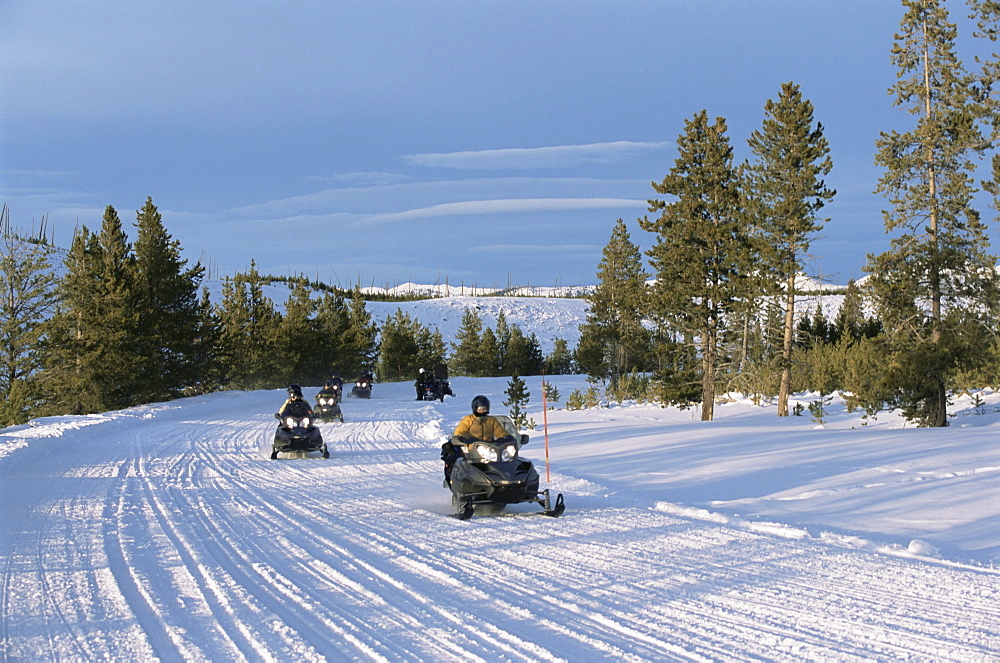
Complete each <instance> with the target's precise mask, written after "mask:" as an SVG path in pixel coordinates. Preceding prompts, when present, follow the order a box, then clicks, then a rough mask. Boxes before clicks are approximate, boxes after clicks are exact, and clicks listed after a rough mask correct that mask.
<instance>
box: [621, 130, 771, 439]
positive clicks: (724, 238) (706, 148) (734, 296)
mask: <svg viewBox="0 0 1000 663" xmlns="http://www.w3.org/2000/svg"><path fill="white" fill-rule="evenodd" d="M677 147H678V151H679V153H680V154H679V156H678V157H677V159H676V161H675V162H674V167H673V168H672V169H671V170H670V172H669V173H668V174H667V175H666V176H665V177H664V178H663V181H662V182H661V183H659V184H657V183H655V182H654V183H653V188H654V189H655V190H656V192H657V193H660V194H666V195H670V196H673V197H674V200H673V201H672V202H666V201H661V200H650V201H649V204H650V207H649V209H650V212H660V216H659V218H656V219H653V220H649V219H648V218H646V217H644V218H643V219H640V222H639V223H640V225H641V226H642V228H643V229H644V230H647V231H650V232H655V233H656V234H657V236H658V241H657V244H656V245H655V246H654V247H653V248H652V249H651V250H650V251H649V256H650V259H651V264H652V265H653V268H654V270H655V271H656V278H657V282H656V285H655V286H654V290H653V296H652V301H653V304H652V311H653V312H654V316H655V318H656V322H657V324H658V325H659V329H658V333H659V336H660V338H659V339H658V340H659V342H661V343H664V344H669V343H671V342H675V339H677V338H681V339H683V340H684V341H686V342H689V343H691V342H697V343H698V352H699V360H700V366H699V367H698V370H697V372H698V374H699V377H700V383H701V385H700V393H701V404H702V408H701V418H702V420H703V421H710V420H711V419H712V418H713V416H714V408H715V392H716V381H717V379H718V371H719V368H720V365H721V364H722V363H723V361H724V359H725V358H724V357H723V356H721V352H720V350H721V348H722V345H723V340H724V334H725V332H726V331H727V328H726V324H727V320H728V318H727V314H728V313H729V312H730V311H732V310H733V308H734V306H735V304H736V303H737V302H738V301H739V300H740V298H741V297H745V296H747V287H746V277H747V274H748V272H749V269H750V252H751V243H750V232H749V230H748V227H747V223H746V221H745V220H744V217H743V213H742V208H741V195H742V194H741V189H740V178H739V175H738V173H737V171H736V169H735V168H734V167H733V163H732V161H733V152H732V147H731V145H730V143H729V138H728V137H727V136H726V122H725V120H724V119H722V118H721V117H720V118H717V119H716V121H715V123H714V124H709V121H708V114H707V113H706V111H704V110H703V111H700V112H699V113H697V114H696V115H695V116H694V117H693V118H692V119H691V120H688V121H686V122H685V131H684V133H683V134H682V135H681V136H680V137H679V138H678V139H677ZM666 368H668V367H667V366H663V365H661V367H660V368H659V369H658V371H659V372H660V373H661V377H664V378H666V379H675V378H676V377H680V378H681V379H682V380H686V378H687V375H689V373H687V372H671V374H669V375H662V374H663V373H664V372H665V369H666ZM681 386H686V385H681Z"/></svg>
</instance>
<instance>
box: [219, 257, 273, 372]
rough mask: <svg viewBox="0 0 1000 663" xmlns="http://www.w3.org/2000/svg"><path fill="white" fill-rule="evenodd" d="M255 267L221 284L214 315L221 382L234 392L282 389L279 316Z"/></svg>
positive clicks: (253, 263) (252, 263) (252, 264)
mask: <svg viewBox="0 0 1000 663" xmlns="http://www.w3.org/2000/svg"><path fill="white" fill-rule="evenodd" d="M263 286H264V281H263V279H262V278H261V276H260V274H259V273H258V272H257V265H256V263H255V262H254V261H251V262H250V271H249V272H247V273H246V274H237V275H236V276H235V277H233V278H227V279H226V280H225V281H224V282H223V284H222V304H221V305H220V307H219V309H218V311H217V316H218V319H219V324H220V327H221V331H220V334H219V337H220V338H219V340H220V343H219V345H220V348H221V355H222V362H223V367H224V373H225V377H224V378H223V380H224V382H225V383H226V384H228V385H229V386H231V387H233V388H236V389H265V388H272V389H273V388H275V387H279V386H284V384H283V382H284V381H283V380H282V378H283V377H284V376H283V375H281V374H280V362H281V357H280V354H279V352H278V327H279V324H280V321H281V317H280V316H279V315H278V312H277V311H276V310H275V308H274V302H272V301H271V300H270V298H268V297H267V296H266V295H265V294H264V287H263Z"/></svg>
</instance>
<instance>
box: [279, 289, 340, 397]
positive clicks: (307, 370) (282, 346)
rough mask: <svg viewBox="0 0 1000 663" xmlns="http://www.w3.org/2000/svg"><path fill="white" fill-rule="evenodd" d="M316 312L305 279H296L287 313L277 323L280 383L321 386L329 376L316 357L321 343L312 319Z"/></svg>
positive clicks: (289, 297) (287, 301)
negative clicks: (315, 348) (316, 345)
mask: <svg viewBox="0 0 1000 663" xmlns="http://www.w3.org/2000/svg"><path fill="white" fill-rule="evenodd" d="M315 310H316V302H315V300H313V298H312V290H311V289H310V288H309V287H308V285H307V281H306V279H305V278H298V279H295V280H294V281H293V284H292V290H291V292H289V293H288V299H287V300H286V301H285V313H284V315H283V316H282V317H281V320H280V322H279V323H278V341H277V351H278V354H279V355H280V357H281V363H280V371H279V373H278V376H280V377H279V379H280V380H281V384H293V383H298V384H301V385H322V384H323V383H324V382H325V381H326V378H327V377H329V376H328V375H325V373H326V371H325V370H324V368H325V367H323V366H320V365H319V364H317V363H316V361H315V358H314V355H313V348H314V346H315V344H316V341H317V340H318V334H317V329H316V325H315V321H314V320H313V314H314V312H315Z"/></svg>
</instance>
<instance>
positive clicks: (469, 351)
mask: <svg viewBox="0 0 1000 663" xmlns="http://www.w3.org/2000/svg"><path fill="white" fill-rule="evenodd" d="M381 331H382V336H381V343H380V347H379V361H378V370H379V376H380V377H381V378H382V379H383V380H406V379H408V378H412V377H413V376H415V375H416V373H417V371H418V370H419V369H420V368H427V369H430V367H432V366H434V365H435V364H438V363H447V364H448V365H449V370H450V371H451V372H452V373H453V374H456V375H468V376H471V377H500V376H516V375H538V374H540V373H542V372H543V371H544V372H545V373H546V374H548V375H564V374H568V373H571V372H574V371H575V370H576V364H575V361H574V358H573V354H572V353H571V352H570V350H569V346H568V344H567V342H566V341H565V340H564V339H556V341H555V347H554V349H553V351H552V353H551V354H550V355H548V356H547V357H543V356H542V350H541V344H540V342H539V340H538V337H537V336H536V335H535V333H534V332H532V333H530V334H528V335H525V333H524V332H523V331H521V328H520V327H519V326H518V325H516V324H510V323H508V322H507V318H506V316H505V315H504V313H503V311H500V313H499V314H498V315H497V322H496V327H495V328H490V327H486V326H484V324H483V318H482V316H480V314H479V312H478V311H476V310H475V309H466V311H465V312H464V313H463V314H462V325H461V328H460V329H459V331H458V332H457V334H456V335H455V341H453V342H451V343H450V344H448V345H450V348H451V352H450V353H449V352H448V345H446V343H445V341H444V339H443V338H442V336H441V332H440V331H438V330H437V329H431V328H430V327H426V326H424V325H422V324H421V323H420V321H419V320H414V319H413V318H412V317H411V316H410V315H408V314H406V313H403V312H402V311H401V310H397V311H396V313H395V314H394V315H392V316H390V317H389V318H388V319H386V321H385V324H384V325H383V326H382V330H381Z"/></svg>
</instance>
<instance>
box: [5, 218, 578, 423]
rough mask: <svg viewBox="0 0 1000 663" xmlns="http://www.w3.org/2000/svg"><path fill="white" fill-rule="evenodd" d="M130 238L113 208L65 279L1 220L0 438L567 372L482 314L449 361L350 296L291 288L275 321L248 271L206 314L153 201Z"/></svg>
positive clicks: (417, 328) (86, 236) (514, 330)
mask: <svg viewBox="0 0 1000 663" xmlns="http://www.w3.org/2000/svg"><path fill="white" fill-rule="evenodd" d="M135 227H136V239H135V242H134V243H130V242H129V238H128V235H127V233H126V231H125V228H124V226H123V224H122V222H121V220H120V218H119V216H118V213H117V211H116V210H115V209H114V208H113V207H111V206H108V207H107V209H106V210H105V212H104V218H103V220H102V223H101V227H100V230H99V231H97V232H92V231H91V230H90V229H89V228H87V227H86V226H83V227H82V228H80V229H79V230H78V231H77V232H76V233H75V236H74V238H73V242H72V245H71V246H70V248H69V250H68V251H66V252H65V256H64V258H63V260H62V265H61V266H59V265H56V264H55V262H56V256H57V254H58V251H57V250H56V248H55V247H54V246H53V245H52V244H51V242H50V241H49V240H48V239H47V238H46V237H45V228H44V225H43V227H42V228H41V229H40V230H39V231H38V232H37V233H32V234H27V233H24V232H23V231H20V230H18V229H16V228H14V227H12V226H11V224H10V220H9V218H8V214H7V212H6V208H4V211H3V214H0V241H2V255H0V288H2V292H3V293H4V299H3V301H2V303H0V333H2V334H3V338H2V340H3V355H2V356H0V397H2V406H0V407H2V409H0V426H4V425H9V424H14V423H21V422H24V421H26V420H28V419H29V418H31V417H34V416H41V415H48V414H87V413H93V412H103V411H107V410H113V409H119V408H124V407H129V406H132V405H137V404H142V403H149V402H154V401H162V400H169V399H172V398H176V397H178V396H183V395H191V394H197V393H204V392H208V391H214V390H217V389H222V388H232V389H269V388H278V387H282V386H286V385H288V384H290V383H292V382H300V383H302V384H314V385H318V384H322V383H323V382H324V381H325V380H326V379H327V378H329V377H330V375H331V374H332V373H340V374H342V375H343V376H346V377H348V378H351V377H354V376H356V375H358V374H359V373H360V372H361V371H362V370H363V369H371V368H373V367H376V369H377V371H378V374H379V376H380V379H383V380H387V381H393V380H409V379H413V378H414V377H415V376H416V373H417V370H418V369H419V368H421V367H425V368H430V367H432V366H433V365H435V364H437V363H439V362H445V363H447V362H449V361H450V362H451V366H452V372H454V373H456V374H462V375H475V376H506V375H518V374H523V375H529V374H538V373H540V372H541V371H542V370H543V367H547V368H548V370H549V372H551V373H567V372H569V371H571V370H574V364H573V359H572V356H571V354H570V352H569V350H568V348H567V344H566V342H565V341H563V340H559V341H558V342H557V344H556V350H555V352H553V354H552V355H551V356H550V357H549V358H546V359H543V357H542V353H541V349H540V347H539V341H538V338H537V337H536V336H535V335H534V334H533V333H532V334H529V335H525V334H524V333H523V332H522V331H521V329H520V328H519V327H518V326H517V325H510V324H508V323H507V321H506V318H505V317H504V315H503V313H501V314H500V316H499V319H498V320H497V325H496V328H495V329H489V328H485V329H484V327H483V323H482V319H481V318H480V317H479V314H478V313H477V312H475V311H471V310H470V311H468V312H466V314H465V316H464V318H463V328H462V331H461V333H460V334H459V339H458V341H457V342H454V343H452V344H451V349H452V354H451V356H449V353H448V348H447V346H446V343H445V341H444V339H443V338H442V336H441V333H440V332H439V331H438V330H437V329H433V330H432V329H431V328H429V327H426V326H424V325H422V324H421V323H420V322H419V321H417V320H415V319H413V318H411V317H410V316H409V315H408V314H405V313H403V312H402V311H401V310H397V312H396V313H395V314H394V315H392V316H389V318H387V319H386V320H385V321H384V323H383V324H382V326H381V329H380V328H379V327H378V326H377V325H376V324H375V322H374V321H373V320H372V318H371V316H370V314H369V313H368V311H367V310H366V308H365V299H364V298H363V297H362V294H361V291H360V289H359V288H357V287H356V288H355V289H354V290H353V291H352V292H350V293H349V296H345V293H343V292H341V291H339V290H338V289H334V288H329V287H325V286H322V287H318V286H317V284H315V283H310V282H309V281H307V280H306V279H305V278H298V279H295V278H292V279H288V278H285V279H282V280H283V281H284V282H285V283H287V284H288V285H289V286H290V292H289V296H288V299H287V301H286V302H285V303H284V304H285V305H284V311H283V312H279V311H278V310H277V308H276V307H275V304H274V302H272V301H271V300H270V299H269V298H268V297H267V296H266V295H265V294H264V286H265V285H268V284H270V283H272V282H273V281H274V280H275V279H274V277H270V276H264V275H261V274H260V273H259V272H258V271H257V268H256V265H255V263H254V262H252V261H251V264H250V269H249V270H248V271H247V272H246V273H240V274H237V275H235V276H233V277H229V278H226V279H225V281H224V283H223V286H222V297H221V301H219V302H218V303H213V302H212V301H211V300H210V298H209V295H208V291H207V290H206V289H204V288H202V281H203V278H204V269H203V268H202V266H201V265H200V264H196V265H194V266H193V267H189V266H188V265H187V263H186V261H185V260H183V259H182V258H181V255H180V253H181V251H180V245H179V243H178V242H177V241H176V240H174V239H172V238H171V236H170V235H169V233H168V232H167V230H166V228H165V227H164V225H163V220H162V217H161V215H160V213H159V211H158V210H157V208H156V206H155V205H154V204H153V201H152V199H147V200H146V204H145V205H144V206H143V207H142V209H140V210H138V212H137V216H136V223H135ZM60 272H61V276H59V275H58V274H59V273H60ZM321 285H322V284H321ZM200 288H201V294H200V296H199V289H200ZM317 293H318V296H317Z"/></svg>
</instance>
